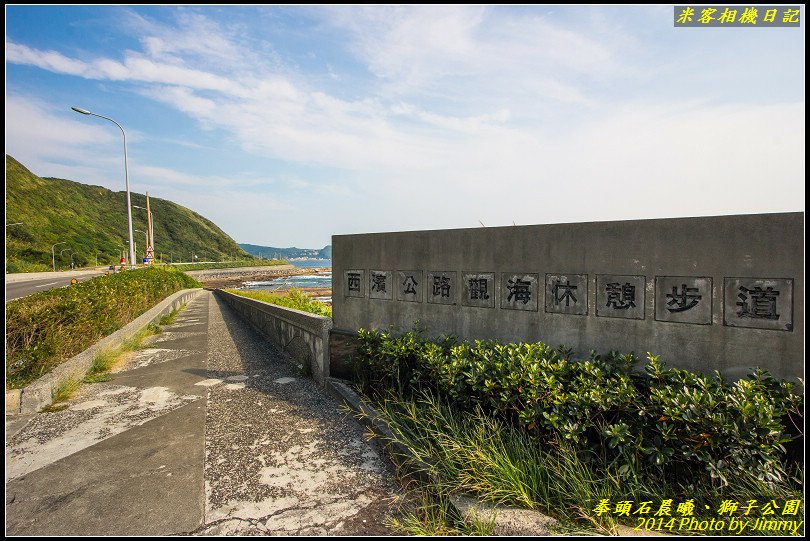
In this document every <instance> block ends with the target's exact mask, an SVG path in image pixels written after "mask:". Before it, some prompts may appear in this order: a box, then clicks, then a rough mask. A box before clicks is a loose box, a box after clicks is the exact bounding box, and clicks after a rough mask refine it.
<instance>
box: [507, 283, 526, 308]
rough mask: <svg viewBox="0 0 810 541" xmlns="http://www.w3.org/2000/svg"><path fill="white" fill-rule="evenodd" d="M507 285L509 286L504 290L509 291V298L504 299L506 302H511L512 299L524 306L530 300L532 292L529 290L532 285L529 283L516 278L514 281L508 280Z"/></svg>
mask: <svg viewBox="0 0 810 541" xmlns="http://www.w3.org/2000/svg"><path fill="white" fill-rule="evenodd" d="M508 284H509V285H507V286H506V289H508V290H509V296H508V297H507V298H506V300H507V301H511V300H512V299H513V298H514V299H515V302H520V301H523V304H526V303H528V302H529V301H530V300H532V290H531V289H530V287H531V285H532V283H531V282H527V281H525V280H521V279H520V278H516V279H515V280H509V282H508Z"/></svg>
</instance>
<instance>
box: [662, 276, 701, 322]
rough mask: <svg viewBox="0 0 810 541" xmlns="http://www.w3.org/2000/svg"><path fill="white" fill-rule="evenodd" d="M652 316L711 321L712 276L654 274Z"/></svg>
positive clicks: (681, 320)
mask: <svg viewBox="0 0 810 541" xmlns="http://www.w3.org/2000/svg"><path fill="white" fill-rule="evenodd" d="M655 319H656V320H657V321H671V322H676V323H694V324H697V325H711V324H712V279H711V278H710V277H707V276H656V277H655Z"/></svg>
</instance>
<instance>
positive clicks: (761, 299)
mask: <svg viewBox="0 0 810 541" xmlns="http://www.w3.org/2000/svg"><path fill="white" fill-rule="evenodd" d="M778 296H779V292H778V291H774V290H773V288H772V287H766V288H765V289H762V288H761V287H759V286H757V287H755V288H754V289H748V288H747V287H745V286H740V293H739V294H738V295H737V297H738V298H739V299H740V302H738V303H737V306H739V307H740V310H739V311H738V312H737V315H738V316H740V317H750V318H756V319H779V314H777V313H776V297H778Z"/></svg>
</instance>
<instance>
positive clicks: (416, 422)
mask: <svg viewBox="0 0 810 541" xmlns="http://www.w3.org/2000/svg"><path fill="white" fill-rule="evenodd" d="M358 336H359V343H360V345H359V348H358V354H357V356H356V359H355V361H356V363H355V367H356V369H357V384H358V387H359V389H360V390H361V392H363V393H364V394H365V396H367V397H368V398H369V399H370V400H371V401H372V402H373V403H374V404H375V406H376V407H377V408H378V409H379V411H380V413H381V414H382V415H383V418H384V419H385V420H386V421H387V423H388V424H389V427H390V428H391V430H392V432H393V434H394V435H395V438H396V439H397V440H398V441H399V442H401V443H402V444H404V445H405V446H406V447H407V448H408V449H410V451H411V453H412V455H413V456H414V457H416V459H417V463H418V464H421V465H422V467H424V468H428V469H429V470H430V471H431V473H432V474H433V478H434V479H438V480H439V481H438V484H437V485H436V486H430V487H426V490H428V491H429V493H431V494H434V495H437V497H438V499H436V498H434V499H433V500H432V501H433V502H434V503H433V504H432V505H433V507H430V508H426V507H425V506H422V510H421V511H420V513H421V514H420V516H421V519H422V524H423V526H424V527H425V528H427V527H428V526H427V524H428V523H430V522H431V521H434V520H435V517H436V516H438V515H437V513H436V507H435V505H440V502H441V500H440V498H441V497H443V495H445V494H448V493H467V494H471V495H474V496H476V497H478V498H479V499H482V500H485V501H491V502H496V503H503V504H510V505H517V506H520V507H524V508H528V509H535V510H539V511H541V512H543V513H545V514H547V515H551V516H554V517H555V518H557V519H559V520H560V521H561V522H562V523H563V524H564V525H565V527H566V528H568V529H570V530H574V531H581V530H582V529H589V530H591V531H595V532H601V533H615V532H616V529H617V526H618V524H619V523H620V522H621V523H624V524H626V525H628V526H630V527H636V526H639V520H640V519H644V520H645V522H643V526H642V527H643V528H646V529H657V530H661V531H669V532H671V533H676V534H689V533H703V534H707V533H709V534H728V533H733V532H730V531H728V530H725V531H712V532H707V531H703V532H698V531H690V530H689V529H688V528H687V529H686V530H684V524H683V523H681V522H680V519H681V518H683V515H678V514H677V513H676V510H677V504H678V503H686V502H690V506H691V509H692V513H693V515H691V516H693V517H694V518H695V519H696V521H697V523H700V522H701V521H711V520H712V519H715V520H717V519H718V518H720V519H725V520H726V521H728V520H729V519H730V518H731V517H734V518H736V519H737V520H738V521H739V520H745V521H748V522H749V523H753V521H754V520H755V519H756V518H758V517H764V518H766V519H767V520H775V521H779V522H785V521H790V520H797V519H800V517H801V515H802V511H799V512H798V513H797V514H793V515H791V514H781V513H782V512H781V510H782V509H783V506H785V505H786V504H787V502H789V501H794V502H795V501H802V493H803V483H804V475H803V468H804V465H803V463H802V461H801V453H800V452H795V453H794V455H792V456H791V455H790V452H789V451H790V449H786V446H788V447H790V448H791V449H792V450H793V451H796V450H797V449H801V448H802V443H803V434H802V432H801V431H802V430H803V429H802V427H803V426H804V421H803V400H802V398H801V396H799V395H797V394H795V393H794V390H793V387H792V385H791V384H790V383H788V382H785V381H778V380H776V379H774V378H772V377H771V376H770V375H768V374H767V373H765V372H762V371H757V372H755V373H754V374H753V375H752V376H750V377H749V378H748V379H745V380H740V381H737V382H734V383H729V382H726V381H724V380H723V379H722V378H721V377H720V375H719V374H715V375H714V376H705V375H700V374H695V373H692V372H689V371H686V370H678V369H674V368H668V367H666V366H665V365H664V364H663V363H662V362H661V361H660V359H659V358H658V357H656V356H654V355H648V359H647V362H646V364H645V366H644V370H643V371H641V372H639V371H636V370H633V366H634V365H635V364H636V362H637V359H636V358H635V357H634V356H633V355H632V354H631V355H622V354H618V353H616V352H612V353H610V354H608V355H605V356H600V355H596V354H591V357H590V358H589V359H588V360H586V361H582V362H576V361H573V360H571V352H570V351H569V350H567V349H566V348H564V347H559V348H551V347H549V346H547V345H546V344H542V343H536V344H500V343H497V342H492V341H477V342H475V343H473V344H469V343H458V342H456V341H455V340H454V339H452V338H447V339H443V340H437V341H430V340H425V339H423V338H422V337H421V336H420V335H419V334H418V333H415V332H408V333H405V334H402V335H398V336H397V335H393V334H391V333H388V332H381V331H363V330H361V331H360V332H359V335H358ZM667 500H672V501H671V502H670V503H672V506H673V507H672V511H671V514H670V515H658V516H657V517H656V516H655V513H656V512H657V511H658V510H659V508H660V506H661V505H663V503H664V502H666V501H667ZM725 501H732V502H737V503H738V504H740V505H739V507H734V508H733V509H732V507H733V506H731V505H730V504H726V507H725V509H726V510H725V512H724V513H723V514H718V513H719V510H721V509H724V507H723V506H724V502H725ZM752 501H755V503H756V507H750V505H751V502H752ZM771 501H773V502H775V504H776V505H777V506H778V507H777V511H776V513H775V514H774V515H768V514H767V513H766V512H764V511H763V507H765V506H766V504H768V502H771ZM436 502H439V503H436ZM620 502H633V503H632V505H633V510H635V509H636V508H637V507H638V506H639V505H641V504H642V503H643V502H647V506H648V507H649V508H650V509H651V510H650V511H649V512H647V513H646V514H643V513H642V514H632V512H631V513H629V514H628V515H626V516H620V514H617V513H616V512H615V509H616V506H617V504H619V503H620ZM673 502H674V503H673ZM746 505H749V507H748V508H747V510H748V512H747V513H746ZM707 506H708V507H707ZM763 513H764V514H763ZM651 518H655V519H656V520H653V521H648V519H651ZM658 518H663V520H661V521H658V520H657V519H658ZM670 519H674V520H670ZM448 527H453V524H449V526H448ZM431 528H433V529H435V528H436V525H435V524H434V525H433V526H431ZM439 529H440V528H439ZM404 531H407V532H409V533H416V532H418V528H417V529H414V523H413V521H411V523H410V526H409V527H407V528H404ZM801 532H803V528H802V529H801ZM751 533H771V532H751ZM787 533H790V531H788V532H787Z"/></svg>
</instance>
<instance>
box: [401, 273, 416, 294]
mask: <svg viewBox="0 0 810 541" xmlns="http://www.w3.org/2000/svg"><path fill="white" fill-rule="evenodd" d="M402 285H404V286H405V291H404V292H403V294H404V295H416V286H418V285H419V282H417V281H416V279H415V278H414V277H413V276H411V275H408V277H407V278H405V281H404V282H402Z"/></svg>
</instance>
